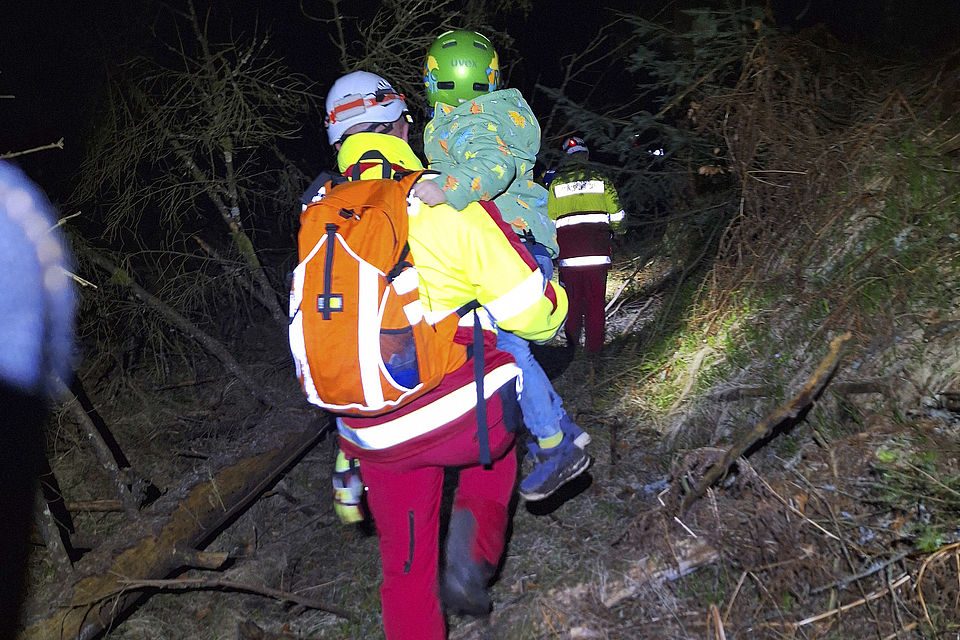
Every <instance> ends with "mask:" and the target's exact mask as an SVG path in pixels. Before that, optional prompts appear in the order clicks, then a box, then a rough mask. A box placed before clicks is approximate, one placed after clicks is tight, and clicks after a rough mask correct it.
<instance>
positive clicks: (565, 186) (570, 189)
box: [553, 180, 604, 198]
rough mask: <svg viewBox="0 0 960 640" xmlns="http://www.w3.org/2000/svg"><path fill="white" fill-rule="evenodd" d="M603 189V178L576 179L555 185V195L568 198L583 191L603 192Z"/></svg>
mask: <svg viewBox="0 0 960 640" xmlns="http://www.w3.org/2000/svg"><path fill="white" fill-rule="evenodd" d="M603 189H604V185H603V180H575V181H573V182H564V183H561V184H555V185H553V195H554V196H556V197H557V198H566V197H567V196H578V195H580V194H583V193H603Z"/></svg>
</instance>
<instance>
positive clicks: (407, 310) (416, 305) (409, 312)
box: [403, 298, 423, 327]
mask: <svg viewBox="0 0 960 640" xmlns="http://www.w3.org/2000/svg"><path fill="white" fill-rule="evenodd" d="M403 314H404V315H405V316H407V322H409V323H410V326H411V327H412V326H413V325H415V324H418V323H419V322H420V321H421V320H423V303H422V302H421V301H420V299H419V298H418V299H416V300H414V301H413V302H408V303H407V304H405V305H403Z"/></svg>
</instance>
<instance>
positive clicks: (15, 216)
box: [0, 160, 75, 640]
mask: <svg viewBox="0 0 960 640" xmlns="http://www.w3.org/2000/svg"><path fill="white" fill-rule="evenodd" d="M55 223H56V216H55V215H54V213H53V210H52V207H51V206H50V203H49V202H48V201H47V198H46V196H45V195H44V194H43V192H41V191H40V190H39V189H38V188H37V187H36V185H34V184H33V183H32V182H30V180H29V179H28V178H27V177H26V176H25V175H24V174H23V172H21V171H20V170H19V169H17V168H16V167H14V166H13V165H11V164H9V163H6V162H4V161H2V160H0V567H3V571H2V573H0V575H2V578H0V640H7V639H8V638H13V637H15V634H16V632H17V620H18V617H19V610H20V604H21V602H22V599H23V587H24V573H25V567H26V558H27V543H28V533H29V530H30V523H31V520H32V513H33V503H34V495H35V493H36V488H37V487H36V484H37V475H38V473H39V468H40V462H41V460H42V453H43V438H42V429H43V425H44V423H45V421H46V418H47V412H48V408H49V400H50V394H51V391H52V388H53V385H52V383H51V380H52V376H54V375H56V376H59V377H60V378H62V379H63V380H65V381H68V377H69V376H70V375H71V371H72V366H71V365H72V363H71V354H72V349H73V322H74V313H75V300H74V291H73V287H72V284H71V282H70V276H69V274H68V271H67V269H68V268H69V267H70V260H69V259H68V254H67V250H66V247H65V245H64V243H63V240H62V238H61V236H60V232H59V230H58V229H56V228H55V227H54V225H55ZM68 384H69V382H68Z"/></svg>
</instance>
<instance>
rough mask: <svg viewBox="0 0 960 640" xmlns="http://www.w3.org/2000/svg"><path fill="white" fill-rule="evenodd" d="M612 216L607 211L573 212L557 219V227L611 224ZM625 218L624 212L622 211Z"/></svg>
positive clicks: (621, 214)
mask: <svg viewBox="0 0 960 640" xmlns="http://www.w3.org/2000/svg"><path fill="white" fill-rule="evenodd" d="M610 218H611V216H610V215H608V214H606V213H573V214H570V215H568V216H563V217H562V218H559V219H558V220H557V223H556V224H557V229H560V228H562V227H569V226H570V225H573V224H609V223H610ZM620 219H621V220H622V219H623V212H622V211H621V212H620Z"/></svg>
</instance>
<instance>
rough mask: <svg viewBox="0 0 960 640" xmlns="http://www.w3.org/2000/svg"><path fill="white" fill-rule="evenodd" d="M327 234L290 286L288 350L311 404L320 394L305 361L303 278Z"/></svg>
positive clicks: (297, 269)
mask: <svg viewBox="0 0 960 640" xmlns="http://www.w3.org/2000/svg"><path fill="white" fill-rule="evenodd" d="M326 239H327V236H322V237H321V238H320V241H319V242H317V244H316V245H315V246H314V247H313V249H311V250H310V253H308V254H307V257H306V258H304V259H303V261H302V262H300V264H298V265H297V266H296V268H295V269H294V270H293V282H292V283H291V286H290V311H289V315H290V327H289V329H288V332H289V337H290V352H291V354H292V355H293V363H294V365H295V366H296V371H297V378H299V379H300V381H301V382H302V383H303V391H304V393H306V395H307V401H308V402H310V403H312V404H320V396H318V395H317V388H316V387H315V386H314V385H313V378H312V377H311V374H310V364H309V363H308V362H307V345H306V341H305V339H304V337H303V309H302V308H301V305H302V304H303V280H304V278H306V274H307V262H309V261H310V260H311V259H312V258H313V257H314V256H315V255H316V254H317V252H318V251H320V249H321V248H322V247H323V245H324V243H325V242H326Z"/></svg>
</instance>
